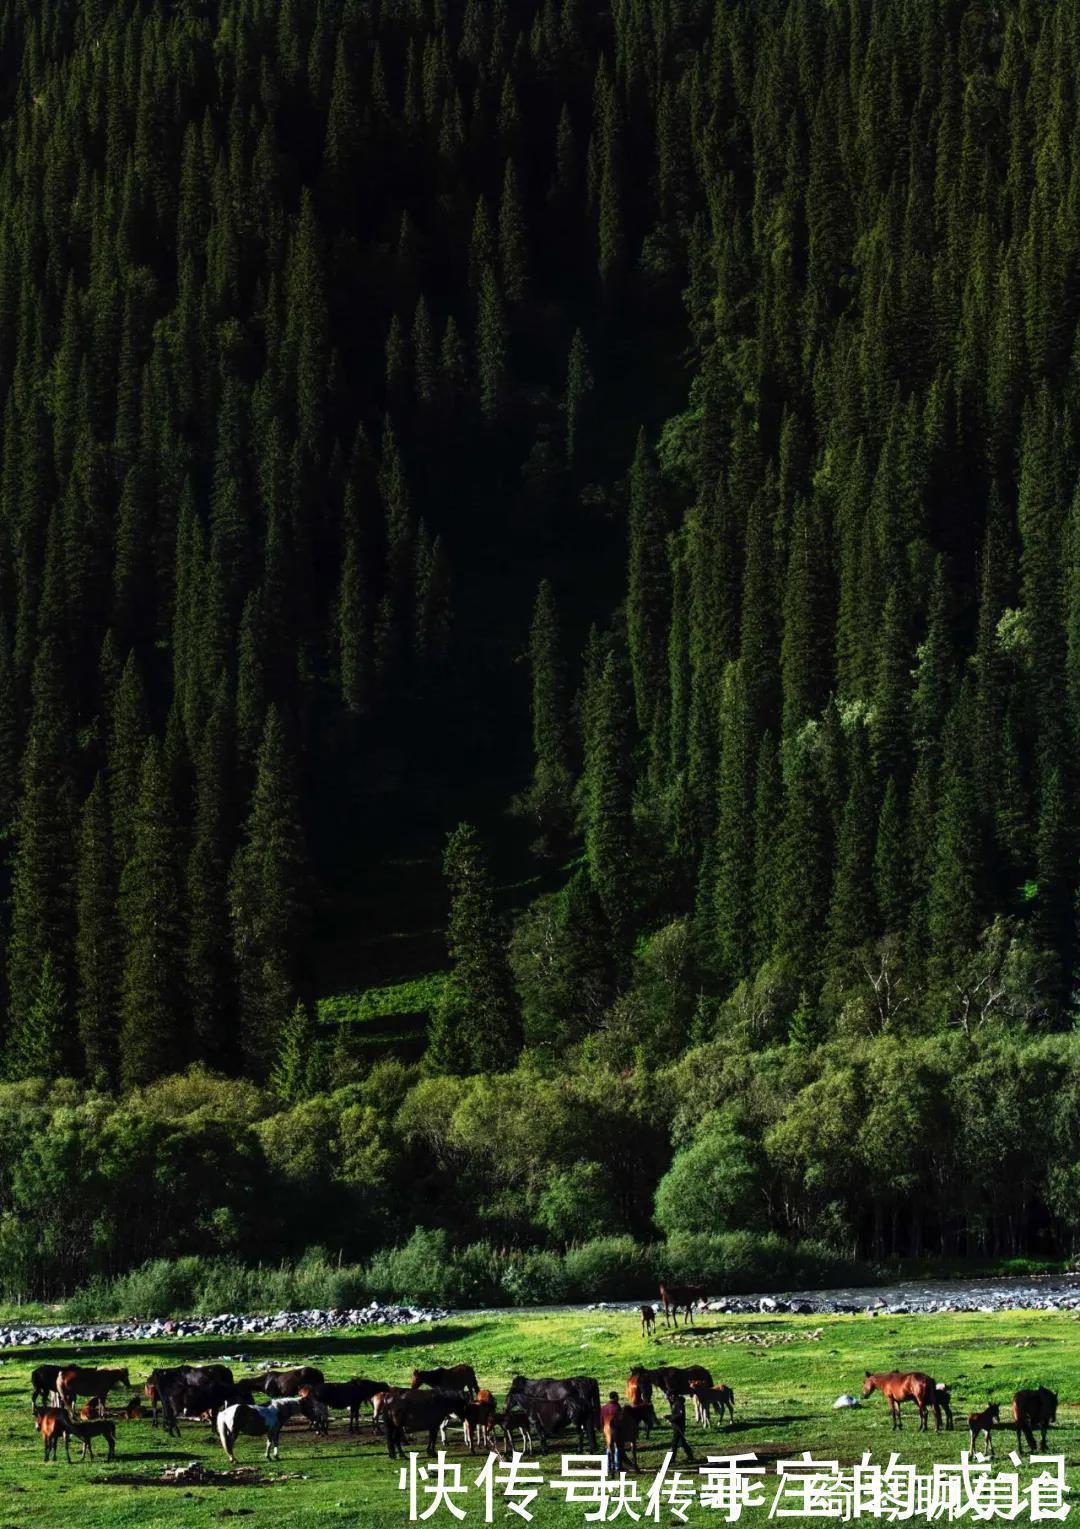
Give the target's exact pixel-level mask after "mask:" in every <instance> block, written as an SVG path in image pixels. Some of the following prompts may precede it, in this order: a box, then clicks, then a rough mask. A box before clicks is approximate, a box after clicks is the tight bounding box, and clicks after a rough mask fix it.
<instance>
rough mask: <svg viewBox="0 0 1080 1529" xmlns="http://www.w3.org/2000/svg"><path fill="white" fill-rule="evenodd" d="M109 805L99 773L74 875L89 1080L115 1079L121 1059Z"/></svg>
mask: <svg viewBox="0 0 1080 1529" xmlns="http://www.w3.org/2000/svg"><path fill="white" fill-rule="evenodd" d="M109 822H110V819H109V804H108V797H107V795H106V791H105V784H104V781H103V780H102V778H101V776H100V775H99V776H98V777H97V779H96V780H95V781H94V785H93V788H92V790H91V792H90V795H89V796H88V797H87V798H86V801H85V802H84V803H83V807H82V816H81V823H80V831H79V855H78V863H77V866H76V871H75V980H76V1000H75V1020H76V1024H77V1026H78V1031H79V1041H80V1044H81V1045H82V1050H83V1058H84V1061H85V1066H86V1075H87V1077H88V1078H89V1079H90V1080H91V1081H92V1082H93V1083H94V1084H95V1085H96V1086H98V1087H102V1086H104V1087H108V1086H109V1085H110V1084H111V1083H113V1082H114V1081H115V1079H116V1073H117V1064H118V1061H119V1047H118V1028H119V1008H120V982H119V977H120V951H121V946H120V931H119V928H118V926H117V917H116V894H117V886H116V871H115V866H114V861H113V847H112V839H111V835H110V829H109Z"/></svg>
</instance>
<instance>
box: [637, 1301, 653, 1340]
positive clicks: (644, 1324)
mask: <svg viewBox="0 0 1080 1529" xmlns="http://www.w3.org/2000/svg"><path fill="white" fill-rule="evenodd" d="M638 1309H639V1310H640V1312H641V1336H642V1337H643V1338H651V1337H652V1333H653V1328H654V1327H655V1326H656V1312H655V1311H654V1310H653V1308H652V1307H651V1306H641V1307H639V1308H638Z"/></svg>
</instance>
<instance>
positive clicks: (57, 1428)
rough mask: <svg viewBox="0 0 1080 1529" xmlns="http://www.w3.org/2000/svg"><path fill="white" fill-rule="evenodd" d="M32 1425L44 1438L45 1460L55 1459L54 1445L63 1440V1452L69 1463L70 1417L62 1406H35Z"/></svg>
mask: <svg viewBox="0 0 1080 1529" xmlns="http://www.w3.org/2000/svg"><path fill="white" fill-rule="evenodd" d="M34 1427H35V1428H36V1429H37V1431H38V1433H39V1434H40V1435H41V1437H42V1438H43V1439H44V1440H45V1458H46V1460H55V1459H56V1446H57V1444H58V1443H59V1442H60V1440H61V1439H63V1441H64V1454H65V1455H66V1456H67V1462H68V1464H69V1465H70V1464H71V1443H70V1439H71V1419H70V1418H69V1417H68V1415H67V1413H66V1412H65V1411H64V1409H63V1407H35V1408H34Z"/></svg>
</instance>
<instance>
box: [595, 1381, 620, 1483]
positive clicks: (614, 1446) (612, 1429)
mask: <svg viewBox="0 0 1080 1529" xmlns="http://www.w3.org/2000/svg"><path fill="white" fill-rule="evenodd" d="M621 1422H622V1407H621V1406H620V1404H619V1393H618V1391H610V1392H609V1393H608V1399H607V1401H606V1402H605V1403H604V1405H603V1406H602V1407H601V1408H600V1426H601V1427H602V1428H603V1430H604V1441H605V1443H606V1444H607V1463H608V1475H609V1476H617V1475H618V1474H619V1472H620V1471H621V1470H622V1464H623V1462H622V1427H621Z"/></svg>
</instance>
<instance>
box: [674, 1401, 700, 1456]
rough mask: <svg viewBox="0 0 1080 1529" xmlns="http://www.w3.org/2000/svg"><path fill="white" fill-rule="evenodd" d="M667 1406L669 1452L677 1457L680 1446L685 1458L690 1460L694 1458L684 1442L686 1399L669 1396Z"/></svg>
mask: <svg viewBox="0 0 1080 1529" xmlns="http://www.w3.org/2000/svg"><path fill="white" fill-rule="evenodd" d="M668 1406H669V1408H670V1411H669V1412H668V1417H669V1418H670V1420H671V1452H672V1454H673V1455H677V1454H678V1453H679V1445H680V1444H681V1445H682V1447H683V1449H684V1450H685V1452H686V1458H687V1459H688V1460H692V1459H693V1458H694V1451H693V1450H692V1449H691V1448H690V1446H689V1444H687V1442H686V1398H685V1397H684V1396H669V1397H668Z"/></svg>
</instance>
